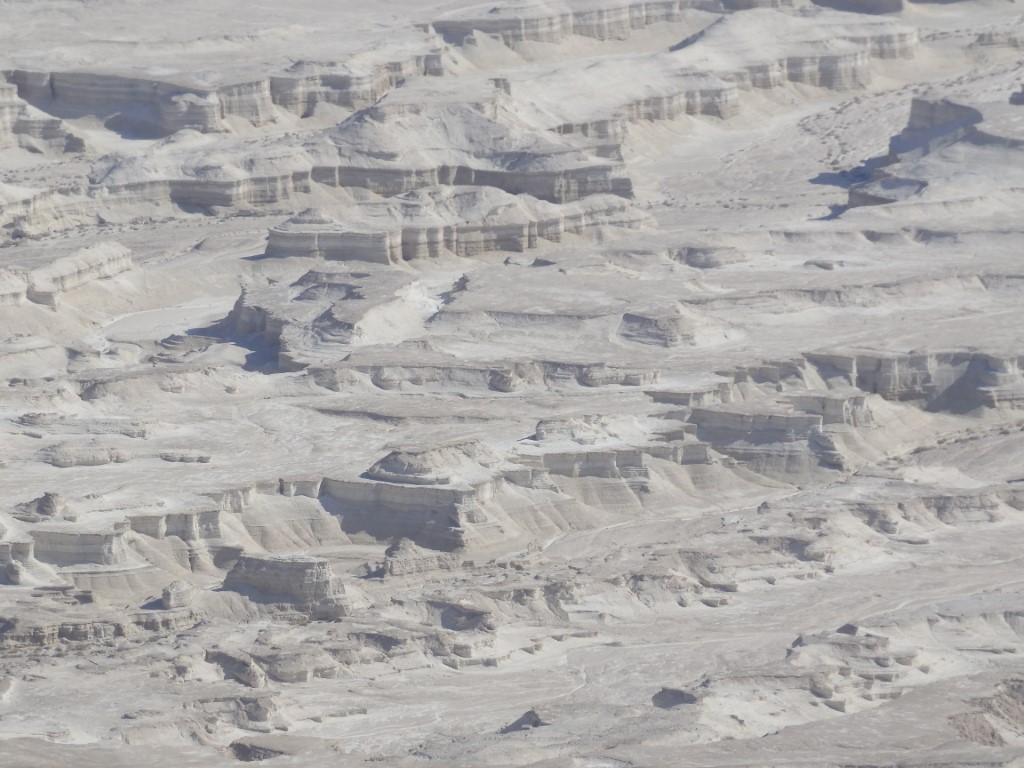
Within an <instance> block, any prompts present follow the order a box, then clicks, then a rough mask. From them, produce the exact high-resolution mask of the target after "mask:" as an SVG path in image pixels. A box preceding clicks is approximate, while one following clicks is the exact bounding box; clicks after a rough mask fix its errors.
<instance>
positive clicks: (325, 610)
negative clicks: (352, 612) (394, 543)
mask: <svg viewBox="0 0 1024 768" xmlns="http://www.w3.org/2000/svg"><path fill="white" fill-rule="evenodd" d="M224 588H225V589H230V590H234V591H237V592H241V593H243V594H245V595H247V596H248V597H250V598H251V599H252V600H255V601H258V602H284V603H288V604H290V605H294V606H295V607H296V608H297V609H298V610H301V611H308V612H310V613H312V614H314V615H315V616H317V617H318V618H328V617H337V616H344V615H345V614H346V613H347V612H348V604H347V602H346V599H345V594H344V588H343V587H342V585H341V584H340V583H338V582H337V581H336V579H335V577H334V575H333V573H332V572H331V566H330V563H329V562H328V561H326V560H324V559H322V558H317V557H308V556H304V555H292V556H285V555H242V556H241V557H239V558H238V560H237V561H236V562H235V564H234V566H233V567H232V568H231V570H230V571H229V572H228V574H227V576H226V577H225V579H224Z"/></svg>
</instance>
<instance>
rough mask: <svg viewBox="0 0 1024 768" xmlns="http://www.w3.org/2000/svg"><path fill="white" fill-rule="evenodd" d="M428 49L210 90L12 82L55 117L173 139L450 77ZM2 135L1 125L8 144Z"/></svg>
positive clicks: (24, 73)
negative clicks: (103, 121)
mask: <svg viewBox="0 0 1024 768" xmlns="http://www.w3.org/2000/svg"><path fill="white" fill-rule="evenodd" d="M437 42H439V41H437ZM423 48H424V50H423V51H422V52H418V53H411V54H409V55H407V56H405V57H400V58H397V59H395V60H394V61H386V62H384V61H382V62H379V63H376V64H371V65H370V66H369V68H368V69H363V68H362V67H360V66H358V65H357V66H356V67H354V68H349V67H348V66H347V65H346V64H345V63H342V64H340V65H339V64H326V63H320V62H315V61H299V62H296V63H294V64H293V65H292V66H291V67H289V68H288V69H287V70H283V71H279V72H276V73H274V74H272V75H269V76H267V77H263V78H260V79H256V80H251V81H248V82H236V83H224V84H220V85H210V86H206V87H200V86H194V85H186V84H181V83H176V82H169V81H164V80H160V79H154V78H151V77H133V76H127V75H112V74H104V73H99V72H38V71H28V70H21V69H18V70H14V71H12V72H10V73H9V74H8V76H7V77H8V81H9V82H10V84H11V87H14V88H15V93H16V94H17V95H20V97H21V99H24V100H25V101H27V102H29V103H30V104H32V105H33V106H34V107H37V108H39V109H41V110H43V111H45V112H48V113H51V114H56V115H62V116H67V117H80V116H82V115H98V116H100V117H114V118H115V119H117V120H118V121H119V122H120V123H121V124H122V127H123V128H124V129H127V130H131V131H133V132H136V133H149V134H156V135H169V134H172V133H174V132H175V131H180V130H184V129H189V130H195V131H201V132H203V133H216V132H225V131H229V130H230V120H231V119H232V118H236V119H241V120H245V121H246V122H248V123H250V124H252V125H253V126H257V127H258V126H262V125H266V124H268V123H272V122H274V121H275V120H277V118H278V109H283V110H286V111H287V112H291V113H293V114H296V115H299V116H300V117H306V116H309V115H311V114H313V112H314V111H315V110H316V108H317V106H318V105H320V104H331V105H336V106H340V107H345V108H348V109H364V108H366V107H368V106H370V105H372V104H374V103H376V102H377V101H378V100H380V99H381V98H382V97H383V96H384V94H386V93H387V92H388V91H390V90H391V89H392V88H394V87H395V86H396V85H397V84H398V83H400V82H402V81H403V80H404V79H406V78H409V77H414V76H419V75H440V74H443V72H444V61H443V52H442V51H441V49H440V48H439V47H437V46H436V45H434V44H432V43H431V41H430V40H429V38H427V39H425V42H424V46H423ZM0 99H2V96H0ZM0 109H2V101H0ZM0 119H2V113H0ZM2 137H3V131H2V127H0V141H2Z"/></svg>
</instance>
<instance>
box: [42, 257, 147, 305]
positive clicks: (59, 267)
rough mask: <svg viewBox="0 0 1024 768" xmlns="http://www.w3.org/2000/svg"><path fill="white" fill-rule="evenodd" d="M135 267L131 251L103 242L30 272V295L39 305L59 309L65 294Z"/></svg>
mask: <svg viewBox="0 0 1024 768" xmlns="http://www.w3.org/2000/svg"><path fill="white" fill-rule="evenodd" d="M131 268H132V256H131V251H130V250H128V249H127V248H125V247H124V246H123V245H120V244H119V243H101V244H99V245H94V246H91V247H89V248H83V249H81V250H80V251H77V252H76V253H74V254H73V255H71V256H69V257H67V258H64V259H58V260H57V261H55V262H53V263H52V264H50V265H49V266H47V267H43V268H41V269H36V270H33V271H32V272H30V273H29V274H28V275H27V281H28V287H27V289H26V296H27V298H28V299H29V301H32V302H34V303H36V304H45V305H47V306H51V307H56V306H58V302H59V297H60V295H61V294H62V293H65V292H67V291H72V290H74V289H75V288H79V287H80V286H83V285H85V284H87V283H90V282H92V281H94V280H104V279H108V278H111V277H114V276H116V275H118V274H120V273H122V272H125V271H126V270H129V269H131Z"/></svg>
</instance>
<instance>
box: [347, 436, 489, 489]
mask: <svg viewBox="0 0 1024 768" xmlns="http://www.w3.org/2000/svg"><path fill="white" fill-rule="evenodd" d="M502 460H503V457H502V456H500V455H499V454H498V453H497V452H496V451H494V450H493V449H492V448H491V447H490V446H488V445H486V444H484V443H481V442H480V441H479V440H466V441H462V442H457V443H448V444H446V445H439V446H432V447H430V448H413V449H403V450H397V451H392V452H391V453H389V454H388V455H387V456H385V457H384V458H382V459H381V460H380V461H378V462H377V463H375V464H374V465H373V466H372V467H370V469H368V470H367V471H366V474H365V476H366V477H367V478H369V479H371V480H382V481H384V482H388V483H411V484H413V485H449V484H451V483H452V481H453V479H454V478H460V479H465V480H467V481H470V482H471V481H473V480H476V481H479V480H481V479H487V478H488V477H489V476H490V475H491V474H492V473H491V472H488V471H486V470H490V469H492V468H494V467H496V466H497V465H498V464H500V463H501V462H502ZM481 468H483V470H485V471H484V472H483V473H482V472H481Z"/></svg>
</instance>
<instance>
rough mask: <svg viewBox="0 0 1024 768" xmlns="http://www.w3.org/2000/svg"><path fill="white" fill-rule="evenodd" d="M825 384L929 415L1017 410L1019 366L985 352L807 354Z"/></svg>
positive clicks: (1022, 389)
mask: <svg viewBox="0 0 1024 768" xmlns="http://www.w3.org/2000/svg"><path fill="white" fill-rule="evenodd" d="M806 358H807V360H808V361H809V362H810V363H811V364H813V365H814V366H815V367H816V368H817V369H818V372H819V373H820V374H821V376H822V377H823V378H824V379H825V380H826V381H829V382H830V383H831V382H832V381H841V382H843V383H845V384H847V385H852V386H855V387H857V388H858V389H860V390H862V391H864V392H869V393H874V394H878V395H880V396H881V397H883V398H885V399H886V400H896V401H912V402H917V403H920V404H921V405H922V406H923V407H925V408H927V409H928V410H933V411H952V412H954V413H962V412H965V411H969V410H973V409H974V408H978V407H985V408H996V407H1009V408H1020V407H1021V405H1022V404H1024V363H1022V358H1021V357H1020V356H1019V355H1012V354H1009V355H1003V354H992V353H985V352H969V351H965V352H935V353H929V352H919V353H907V354H903V353H886V352H871V351H856V350H854V351H849V352H841V351H837V352H825V353H813V354H808V355H806Z"/></svg>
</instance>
